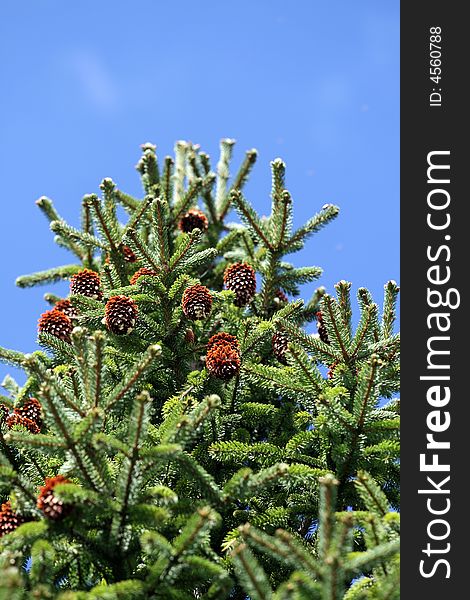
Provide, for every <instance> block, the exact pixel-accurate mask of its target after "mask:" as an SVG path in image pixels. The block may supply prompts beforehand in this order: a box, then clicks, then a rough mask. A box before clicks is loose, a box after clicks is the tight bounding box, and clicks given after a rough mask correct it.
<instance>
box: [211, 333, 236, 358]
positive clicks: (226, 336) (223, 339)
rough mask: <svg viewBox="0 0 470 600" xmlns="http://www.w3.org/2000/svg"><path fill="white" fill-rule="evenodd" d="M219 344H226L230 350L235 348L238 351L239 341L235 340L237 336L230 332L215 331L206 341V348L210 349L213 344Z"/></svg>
mask: <svg viewBox="0 0 470 600" xmlns="http://www.w3.org/2000/svg"><path fill="white" fill-rule="evenodd" d="M220 344H228V345H229V346H230V347H231V348H232V350H235V351H236V352H238V353H240V343H239V341H238V340H237V338H236V337H235V336H234V335H232V334H231V333H226V332H225V331H221V332H220V333H216V334H215V335H213V336H212V337H211V338H210V339H209V341H208V342H207V349H208V350H211V349H212V348H213V347H214V346H217V345H220Z"/></svg>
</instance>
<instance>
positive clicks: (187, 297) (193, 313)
mask: <svg viewBox="0 0 470 600" xmlns="http://www.w3.org/2000/svg"><path fill="white" fill-rule="evenodd" d="M181 307H182V309H183V312H184V314H185V315H186V316H187V317H188V319H191V320H192V321H197V320H199V319H205V318H206V317H208V316H209V315H210V312H211V309H212V295H211V293H210V290H209V289H208V288H206V286H204V285H192V286H190V287H188V288H186V289H185V290H184V294H183V299H182V301H181Z"/></svg>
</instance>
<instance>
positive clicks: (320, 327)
mask: <svg viewBox="0 0 470 600" xmlns="http://www.w3.org/2000/svg"><path fill="white" fill-rule="evenodd" d="M316 317H317V329H318V335H319V336H320V339H321V341H322V342H325V344H329V343H330V340H329V338H328V332H327V331H326V327H325V323H324V322H323V317H322V312H321V310H319V311H318V312H317V314H316Z"/></svg>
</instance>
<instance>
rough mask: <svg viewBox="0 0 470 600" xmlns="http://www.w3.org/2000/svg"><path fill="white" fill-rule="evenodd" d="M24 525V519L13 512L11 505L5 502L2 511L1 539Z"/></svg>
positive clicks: (0, 515) (0, 521) (0, 511)
mask: <svg viewBox="0 0 470 600" xmlns="http://www.w3.org/2000/svg"><path fill="white" fill-rule="evenodd" d="M23 523H24V519H23V518H22V517H21V516H20V515H18V514H17V513H15V512H13V511H12V510H11V503H10V501H9V500H8V502H5V503H4V504H2V509H1V510H0V538H1V537H3V536H4V535H7V533H11V532H12V531H14V530H15V529H16V528H17V527H19V526H20V525H22V524H23Z"/></svg>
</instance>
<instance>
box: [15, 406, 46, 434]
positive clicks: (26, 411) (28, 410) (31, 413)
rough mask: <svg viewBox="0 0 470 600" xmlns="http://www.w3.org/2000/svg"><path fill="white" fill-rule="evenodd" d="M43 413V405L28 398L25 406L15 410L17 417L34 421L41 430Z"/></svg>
mask: <svg viewBox="0 0 470 600" xmlns="http://www.w3.org/2000/svg"><path fill="white" fill-rule="evenodd" d="M41 411H42V406H41V403H40V402H39V400H37V399H36V398H28V399H27V400H25V401H24V402H23V406H18V407H17V408H15V409H14V412H15V413H16V414H17V415H20V416H21V417H26V418H27V419H30V420H31V421H34V423H36V425H37V426H38V427H39V429H41V427H42V417H41Z"/></svg>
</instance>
